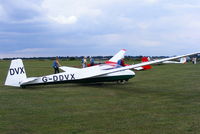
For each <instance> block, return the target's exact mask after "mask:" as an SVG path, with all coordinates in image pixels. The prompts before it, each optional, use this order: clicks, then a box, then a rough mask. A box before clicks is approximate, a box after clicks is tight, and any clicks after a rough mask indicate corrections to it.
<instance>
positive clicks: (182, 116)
mask: <svg viewBox="0 0 200 134" xmlns="http://www.w3.org/2000/svg"><path fill="white" fill-rule="evenodd" d="M9 64H10V62H9V61H0V74H1V75H0V84H1V85H0V133H1V134H198V133H199V132H200V82H199V80H200V78H199V76H200V64H197V65H192V64H184V65H175V64H171V65H170V64H168V65H160V66H153V69H151V70H147V71H141V72H136V77H135V78H133V79H131V80H130V81H129V82H128V83H127V84H125V85H117V84H116V83H104V84H90V85H88V84H60V85H46V86H33V87H27V88H25V89H21V88H13V87H6V86H4V85H3V84H4V81H5V78H6V75H7V70H8V67H9ZM24 64H25V68H26V72H27V75H28V76H29V77H30V76H41V75H47V74H51V73H53V69H52V68H51V64H52V61H49V60H25V61H24ZM61 64H62V65H70V66H79V65H80V61H61Z"/></svg>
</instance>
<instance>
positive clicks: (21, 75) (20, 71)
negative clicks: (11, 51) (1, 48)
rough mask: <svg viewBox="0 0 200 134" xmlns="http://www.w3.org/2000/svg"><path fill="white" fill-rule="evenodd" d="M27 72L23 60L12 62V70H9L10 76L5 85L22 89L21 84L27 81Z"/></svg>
mask: <svg viewBox="0 0 200 134" xmlns="http://www.w3.org/2000/svg"><path fill="white" fill-rule="evenodd" d="M26 78H27V77H26V72H25V69H24V65H23V62H22V60H21V59H16V60H12V61H11V64H10V68H9V70H8V75H7V78H6V81H5V85H7V86H14V87H20V85H21V82H22V81H23V80H25V79H26Z"/></svg>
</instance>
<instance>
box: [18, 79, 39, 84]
mask: <svg viewBox="0 0 200 134" xmlns="http://www.w3.org/2000/svg"><path fill="white" fill-rule="evenodd" d="M37 79H38V77H30V78H26V79H25V80H23V81H22V82H21V83H20V85H26V84H28V83H30V82H33V81H36V80H37Z"/></svg>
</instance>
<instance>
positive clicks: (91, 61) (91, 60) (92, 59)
mask: <svg viewBox="0 0 200 134" xmlns="http://www.w3.org/2000/svg"><path fill="white" fill-rule="evenodd" d="M90 66H94V58H92V56H90Z"/></svg>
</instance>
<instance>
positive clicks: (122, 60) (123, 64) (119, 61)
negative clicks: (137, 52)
mask: <svg viewBox="0 0 200 134" xmlns="http://www.w3.org/2000/svg"><path fill="white" fill-rule="evenodd" d="M117 64H118V65H120V66H125V63H124V58H121V59H120V60H118V61H117Z"/></svg>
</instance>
